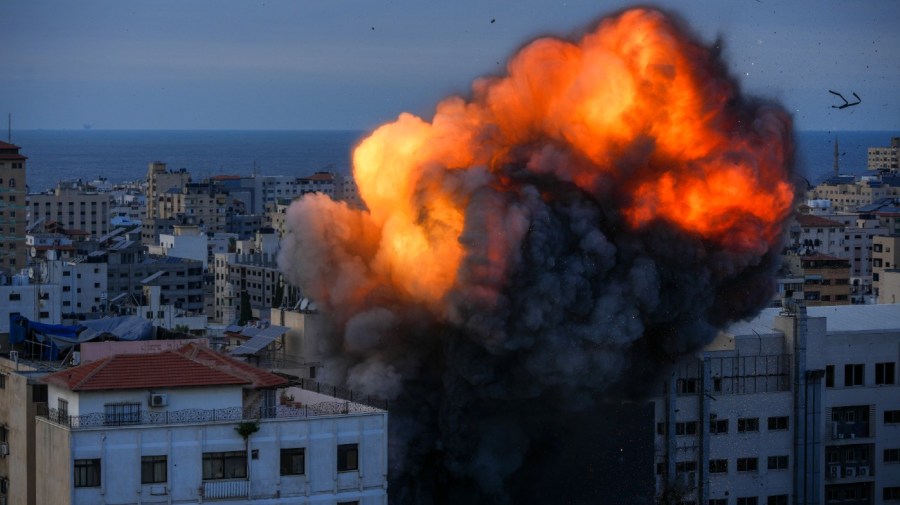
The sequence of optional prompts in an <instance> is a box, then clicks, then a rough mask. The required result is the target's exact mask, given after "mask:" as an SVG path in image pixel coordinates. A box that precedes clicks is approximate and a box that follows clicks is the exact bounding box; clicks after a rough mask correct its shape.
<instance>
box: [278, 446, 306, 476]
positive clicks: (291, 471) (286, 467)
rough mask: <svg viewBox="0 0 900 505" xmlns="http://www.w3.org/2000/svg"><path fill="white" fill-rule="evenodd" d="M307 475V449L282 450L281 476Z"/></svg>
mask: <svg viewBox="0 0 900 505" xmlns="http://www.w3.org/2000/svg"><path fill="white" fill-rule="evenodd" d="M304 473H306V449H304V448H303V447H298V448H295V449H282V450H281V475H303V474H304Z"/></svg>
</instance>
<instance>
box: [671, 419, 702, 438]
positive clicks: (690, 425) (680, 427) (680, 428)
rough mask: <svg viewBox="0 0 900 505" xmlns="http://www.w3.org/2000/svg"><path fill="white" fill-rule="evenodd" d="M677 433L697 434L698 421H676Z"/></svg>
mask: <svg viewBox="0 0 900 505" xmlns="http://www.w3.org/2000/svg"><path fill="white" fill-rule="evenodd" d="M675 434H676V435H696V434H697V421H688V422H685V423H675Z"/></svg>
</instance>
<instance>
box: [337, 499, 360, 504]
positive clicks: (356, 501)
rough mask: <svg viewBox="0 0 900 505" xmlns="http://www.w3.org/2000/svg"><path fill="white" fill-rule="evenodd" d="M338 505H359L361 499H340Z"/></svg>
mask: <svg viewBox="0 0 900 505" xmlns="http://www.w3.org/2000/svg"><path fill="white" fill-rule="evenodd" d="M337 505H359V500H353V501H339V502H338V503H337Z"/></svg>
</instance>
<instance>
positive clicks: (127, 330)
mask: <svg viewBox="0 0 900 505" xmlns="http://www.w3.org/2000/svg"><path fill="white" fill-rule="evenodd" d="M29 333H30V334H31V335H32V336H33V338H34V340H35V341H37V342H39V343H40V344H42V346H43V350H42V351H41V358H42V359H46V360H57V359H59V351H60V350H61V349H68V348H70V347H72V346H73V345H76V344H80V343H82V342H89V341H91V340H94V339H95V338H97V337H99V336H100V335H104V334H110V335H113V336H115V337H116V338H117V339H118V340H150V339H151V338H153V325H152V324H151V323H150V321H148V320H146V319H143V318H140V317H135V316H122V317H108V318H104V319H94V320H92V321H84V323H83V324H80V325H76V326H66V325H62V324H45V323H38V322H34V321H30V320H29V319H28V318H25V317H22V316H21V315H18V314H11V315H10V316H9V343H10V345H12V344H20V343H23V342H25V341H26V340H27V339H28V335H29Z"/></svg>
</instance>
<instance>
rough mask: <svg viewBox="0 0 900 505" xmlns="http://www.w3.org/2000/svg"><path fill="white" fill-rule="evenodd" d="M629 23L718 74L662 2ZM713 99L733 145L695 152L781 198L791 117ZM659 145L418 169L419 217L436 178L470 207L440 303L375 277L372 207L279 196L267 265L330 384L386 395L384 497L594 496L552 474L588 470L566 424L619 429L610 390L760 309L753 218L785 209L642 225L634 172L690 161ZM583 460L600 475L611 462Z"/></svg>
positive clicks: (631, 395) (638, 388)
mask: <svg viewBox="0 0 900 505" xmlns="http://www.w3.org/2000/svg"><path fill="white" fill-rule="evenodd" d="M628 15H630V14H628V13H626V14H625V15H624V16H628ZM640 16H644V17H649V18H651V19H652V20H654V22H658V21H659V20H660V19H662V23H663V26H664V27H665V28H666V29H667V30H669V32H667V33H668V35H670V36H671V37H674V39H675V40H676V41H677V44H680V45H683V46H684V48H682V50H683V51H684V52H685V53H686V54H687V55H688V57H690V58H693V59H695V60H696V65H697V67H698V68H700V70H699V71H698V73H699V74H701V75H704V76H707V74H709V76H711V77H710V78H711V79H713V81H714V82H713V83H712V84H710V86H713V87H714V86H719V87H721V86H723V85H722V82H723V81H724V82H728V81H727V76H725V75H724V73H723V72H722V71H721V64H720V63H719V62H718V61H717V60H716V56H715V54H713V52H711V51H706V50H705V49H704V48H703V47H702V46H700V45H698V44H696V43H695V42H693V41H692V40H691V39H690V37H688V36H687V35H685V34H684V32H683V30H680V29H679V28H678V27H677V25H676V24H675V23H673V22H671V21H670V20H668V19H667V18H666V17H665V16H663V15H662V14H660V13H658V12H656V11H640ZM605 26H607V25H606V24H605V23H601V24H600V27H599V28H598V30H603V29H606V28H604V27H605ZM598 33H599V32H598ZM673 43H674V42H673ZM497 82H501V81H497ZM482 85H484V84H483V83H482V84H480V85H479V86H482ZM494 85H496V86H499V85H500V84H496V83H495V84H494ZM488 88H490V85H488ZM729 89H736V87H734V88H729ZM478 90H481V91H478ZM486 96H490V93H489V92H485V91H483V89H482V88H480V87H478V86H476V92H475V96H474V97H473V98H472V99H471V100H470V101H469V102H467V104H468V105H469V106H471V107H477V108H479V110H493V109H492V108H491V107H490V106H489V105H490V103H489V100H488V99H487V98H485V97H486ZM454 100H456V101H458V99H454ZM455 103H456V102H454V104H455ZM718 105H722V110H721V111H719V112H717V113H716V114H717V115H716V116H715V118H713V119H710V120H709V121H710V122H712V123H721V124H720V125H719V128H721V129H722V130H724V131H726V132H727V135H729V136H731V137H733V138H736V139H737V138H740V139H742V142H741V143H739V144H735V145H728V146H724V147H722V151H721V152H716V153H714V154H708V155H706V157H705V158H704V159H703V160H701V162H703V163H707V162H709V160H710V159H712V160H713V161H715V162H717V163H725V162H726V161H725V160H728V163H734V164H737V163H738V162H740V163H744V164H746V165H748V166H751V167H754V168H753V170H755V171H756V175H757V176H758V177H757V179H758V182H759V184H760V186H759V191H761V192H767V191H768V192H775V191H776V190H775V188H778V187H781V186H778V185H779V184H781V183H783V182H784V181H786V180H787V179H788V178H789V176H790V174H789V172H790V165H791V162H790V153H791V151H792V147H791V131H790V118H789V117H788V116H787V115H786V114H785V113H784V112H783V111H781V110H780V109H778V108H776V107H772V106H770V105H765V104H760V103H755V102H750V101H747V100H744V99H742V98H740V97H739V95H736V92H732V93H730V94H729V99H728V101H727V103H724V104H722V103H719V102H716V101H715V100H713V103H710V104H706V106H709V107H713V106H718ZM444 112H445V111H444V109H441V108H439V112H438V114H436V117H435V119H434V121H433V124H435V125H437V124H438V123H440V122H441V120H442V118H444ZM491 114H496V115H497V116H499V115H501V113H499V112H497V113H495V112H492V113H491ZM479 117H481V119H484V118H483V117H482V116H479ZM491 118H494V116H492V115H489V116H488V120H484V121H482V122H481V123H479V124H478V126H476V127H473V128H474V134H473V135H471V136H470V137H471V138H472V139H475V140H474V141H472V143H473V144H474V145H476V146H478V149H484V150H485V151H491V150H492V149H493V147H492V146H493V145H494V144H493V143H494V140H492V139H494V138H495V137H496V130H497V129H498V128H500V127H499V126H498V124H501V123H502V121H500V120H499V119H497V120H496V121H494V120H492V119H491ZM470 137H467V138H470ZM660 142H661V141H660V140H659V139H657V138H655V137H654V136H653V135H651V134H650V133H649V130H647V129H643V130H640V132H639V134H638V135H636V136H634V138H632V139H630V140H627V141H620V142H618V143H617V144H616V149H615V151H614V152H609V153H604V156H602V157H600V159H602V160H603V161H599V162H598V157H597V156H593V155H591V154H590V153H586V152H585V151H584V150H583V149H582V148H579V147H578V146H577V145H574V144H573V143H569V142H564V141H560V139H559V138H558V137H554V136H553V135H544V134H540V133H539V134H535V135H529V136H528V137H527V141H523V142H517V143H515V144H514V145H512V146H511V147H509V146H507V147H509V148H506V149H503V150H502V152H500V154H497V155H496V156H493V157H491V162H490V163H487V164H475V165H473V166H471V167H468V169H467V170H460V169H458V168H457V167H452V166H448V165H444V164H441V163H440V160H430V161H428V162H427V163H419V164H417V165H416V167H415V169H414V171H415V173H416V177H417V179H416V180H417V181H418V182H416V183H415V184H414V190H413V191H412V192H411V199H412V201H413V202H414V203H415V205H417V206H418V208H419V209H421V210H420V214H421V215H420V217H419V218H418V220H419V221H421V222H429V219H431V216H429V215H428V212H429V207H428V201H429V198H431V197H432V195H433V191H434V188H439V190H440V194H441V195H444V196H445V197H446V198H447V199H448V200H449V201H452V202H454V204H455V205H457V206H458V208H460V209H462V211H463V215H464V219H463V225H462V230H461V233H460V234H459V235H458V238H457V240H458V243H459V244H460V246H461V247H462V251H463V253H462V256H461V259H460V261H459V264H458V265H457V266H456V268H455V278H454V281H453V283H452V285H451V286H450V288H449V289H448V290H447V291H446V293H444V294H443V295H442V296H441V297H440V300H439V303H434V302H433V301H430V300H422V299H417V298H416V297H411V296H410V295H409V293H408V292H407V291H404V290H403V289H401V288H399V287H398V286H397V285H396V283H394V282H393V281H392V277H391V276H390V275H385V274H384V273H383V271H382V270H380V268H381V267H380V265H382V264H383V257H382V255H383V254H384V251H383V244H384V242H385V241H386V240H387V239H386V238H385V236H386V235H384V233H386V232H385V231H384V230H385V228H386V225H385V224H384V223H382V222H379V221H378V220H377V219H376V217H375V215H376V214H377V213H376V212H375V211H373V212H371V213H370V212H368V211H360V210H356V209H352V208H350V207H348V206H347V205H346V204H344V203H339V202H333V201H331V200H330V199H328V198H327V197H325V196H322V195H309V196H306V197H304V198H302V199H300V200H298V201H297V202H295V203H294V204H292V206H291V207H290V209H289V210H288V214H287V221H286V222H287V227H288V229H289V233H288V234H286V236H285V237H284V238H283V241H282V249H281V252H280V256H279V265H280V267H281V269H282V270H283V271H284V272H285V274H286V275H287V277H288V279H289V280H290V282H292V283H294V284H296V285H298V286H300V287H301V288H302V289H303V290H304V292H305V293H306V294H307V295H308V296H311V297H312V298H313V299H314V300H315V301H316V304H317V305H318V307H319V309H320V311H321V314H322V317H324V318H326V320H327V322H328V324H327V325H325V326H326V327H327V328H328V330H327V331H325V332H323V334H321V335H318V336H317V337H318V338H320V339H321V342H320V346H319V349H320V351H321V352H322V355H323V356H322V359H323V360H324V361H326V363H327V366H326V370H327V374H328V379H329V380H330V381H333V382H337V383H341V384H347V385H348V386H350V387H351V388H352V389H354V390H357V391H360V392H363V393H367V394H374V395H378V396H381V397H384V398H387V399H389V400H391V409H390V426H391V432H390V487H389V490H390V495H391V503H479V502H483V503H504V502H529V501H530V502H535V501H537V502H541V501H545V500H548V499H550V497H549V496H542V493H545V492H549V489H554V491H553V492H554V493H555V494H554V499H559V498H563V501H565V500H566V498H565V497H566V496H567V495H566V493H570V495H569V496H570V497H569V498H568V499H569V500H570V501H571V502H581V501H589V500H590V499H591V497H592V496H593V495H592V494H591V493H593V492H594V491H593V490H594V489H597V487H596V486H593V485H592V484H591V483H590V482H585V480H590V479H585V480H582V481H581V482H580V484H579V485H578V486H564V487H565V488H566V489H560V486H559V481H554V482H547V479H548V476H559V479H562V478H563V477H562V476H564V475H582V474H584V473H585V472H586V471H587V470H585V468H586V466H585V465H586V463H585V462H584V460H583V459H581V458H577V460H574V459H570V458H566V457H565V455H560V454H556V453H555V451H554V450H553V448H554V447H570V451H571V452H572V453H573V454H575V453H580V452H579V451H580V449H579V448H578V447H576V446H577V445H579V444H578V443H576V442H573V439H572V438H571V437H569V436H567V435H568V434H572V436H577V437H585V434H589V433H591V430H592V429H593V428H595V427H597V426H600V425H601V424H603V423H607V424H609V425H614V424H615V423H616V422H617V421H615V420H613V419H610V418H606V417H603V415H602V414H603V412H604V411H607V410H609V411H613V410H615V409H616V408H620V407H614V406H611V405H610V404H609V401H610V400H622V399H635V398H643V397H646V396H647V395H648V394H650V393H651V392H653V391H654V387H655V386H657V385H658V379H659V377H660V374H661V373H662V372H664V371H665V370H666V368H667V367H668V366H670V365H671V364H672V363H673V362H674V361H676V360H677V359H678V358H680V357H682V356H684V355H685V354H687V353H690V352H693V351H695V350H697V349H699V348H700V347H701V346H703V345H704V344H706V343H708V342H709V341H711V340H712V339H713V338H714V337H715V335H716V333H717V332H718V331H719V329H720V328H722V327H723V326H725V325H726V324H728V323H730V322H733V321H736V320H740V319H744V318H748V317H751V316H752V315H754V314H755V313H756V312H758V310H759V309H760V308H762V307H764V306H765V305H766V303H767V301H768V299H769V297H770V296H771V294H772V290H773V287H774V283H773V274H774V269H775V267H776V261H775V258H776V254H777V252H778V251H779V250H780V241H779V239H778V237H777V236H776V237H774V238H773V237H771V236H767V233H768V232H767V230H771V229H778V227H780V226H782V225H783V223H784V221H785V220H786V219H787V217H788V212H789V211H787V210H784V209H781V210H778V211H773V217H771V218H770V219H769V221H765V219H764V218H763V217H760V215H757V214H753V213H747V214H746V215H745V214H741V213H740V211H739V210H728V212H727V213H726V214H727V216H726V217H727V218H728V219H729V221H727V222H728V223H732V224H729V225H727V226H724V227H723V229H722V230H721V231H720V232H718V233H717V234H715V235H712V236H711V235H704V234H703V233H699V232H697V231H694V230H691V229H686V228H685V227H684V226H683V225H682V224H680V223H677V222H673V221H671V220H669V219H666V218H665V217H662V218H657V219H652V220H649V221H648V222H646V223H642V224H641V225H640V226H636V225H635V223H634V222H633V220H632V219H630V217H629V216H630V214H629V211H628V209H631V208H633V207H635V205H636V202H637V201H638V200H639V199H640V198H641V196H640V195H642V193H641V190H640V188H641V187H643V186H642V185H643V184H646V183H647V182H648V181H656V180H658V179H659V178H660V177H661V175H662V174H664V173H673V171H684V172H685V173H694V172H696V171H697V170H699V169H698V168H697V166H698V165H695V164H694V163H700V162H695V161H690V162H684V161H683V160H682V159H680V158H678V157H677V156H672V155H671V154H670V153H669V152H668V151H666V150H665V149H663V148H661V147H660ZM748 146H750V147H748ZM773 146H774V147H773ZM423 149H424V148H423ZM754 149H755V150H754ZM610 167H613V168H614V170H611V169H610ZM357 168H358V167H357ZM585 173H590V174H592V175H591V177H590V178H589V179H585V178H584V177H581V174H585ZM392 177H394V175H393V173H392V172H391V171H390V170H384V171H383V173H379V175H378V180H380V181H386V182H387V183H389V184H395V185H396V186H397V188H398V189H397V191H398V193H399V192H401V189H399V188H401V187H403V184H401V183H399V182H396V181H393V180H392ZM363 193H364V191H363ZM788 203H790V202H788ZM666 211H667V209H662V211H661V212H660V214H661V215H662V216H665V214H666ZM672 212H676V210H674V209H673V210H672ZM722 219H725V218H722ZM748 230H749V231H748ZM748 237H750V238H749V239H748ZM732 239H733V240H732ZM748 240H750V241H751V242H752V243H751V244H750V245H747V244H748ZM435 261H441V258H435ZM427 267H428V265H423V264H420V265H407V266H406V268H408V269H410V270H411V271H412V273H415V272H416V270H417V269H420V268H421V269H423V270H424V269H426V268H427ZM395 273H396V272H395ZM404 273H408V272H404ZM646 429H652V428H650V427H649V426H647V427H646ZM597 443H601V441H593V442H585V443H584V444H581V445H590V444H597ZM603 450H604V451H605V450H606V449H603ZM595 456H596V455H595ZM607 456H609V457H612V455H606V454H601V455H599V456H596V457H598V458H599V459H598V460H597V461H599V463H598V464H600V465H604V464H606V463H608V460H607V459H604V458H606V457H607ZM588 459H589V458H588ZM644 470H647V471H649V470H648V469H644ZM596 471H597V474H593V473H590V475H591V476H593V477H594V478H595V479H596V480H603V472H604V471H606V470H604V469H602V468H598V469H597V470H596ZM590 472H594V469H593V468H591V469H590ZM609 475H613V473H610V474H609ZM622 485H624V484H622Z"/></svg>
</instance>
